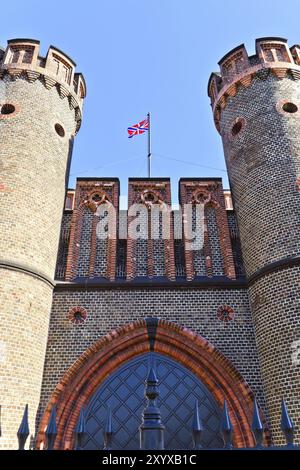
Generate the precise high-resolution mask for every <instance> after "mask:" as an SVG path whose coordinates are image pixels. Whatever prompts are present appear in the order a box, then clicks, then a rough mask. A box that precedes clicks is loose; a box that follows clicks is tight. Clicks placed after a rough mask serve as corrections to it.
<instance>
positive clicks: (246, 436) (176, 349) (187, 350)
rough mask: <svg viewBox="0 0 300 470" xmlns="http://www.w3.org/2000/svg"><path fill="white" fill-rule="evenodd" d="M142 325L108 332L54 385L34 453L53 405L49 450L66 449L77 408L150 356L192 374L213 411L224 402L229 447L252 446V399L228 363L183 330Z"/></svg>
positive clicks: (158, 321)
mask: <svg viewBox="0 0 300 470" xmlns="http://www.w3.org/2000/svg"><path fill="white" fill-rule="evenodd" d="M148 320H149V319H142V320H138V321H136V322H133V323H131V324H127V325H124V326H123V327H120V328H118V329H116V330H113V331H111V332H110V333H108V334H107V335H105V336H103V337H102V338H100V339H99V341H97V342H96V343H94V344H93V345H92V346H91V347H90V348H89V349H87V350H86V351H85V352H84V353H83V354H82V355H81V356H80V357H79V358H78V359H77V361H76V362H75V363H74V364H73V365H72V366H71V367H70V369H69V370H68V371H67V372H66V373H65V375H64V376H63V377H62V379H61V381H60V382H59V383H58V384H57V386H56V388H55V390H54V392H53V394H52V396H51V399H50V401H49V403H48V406H47V409H46V411H45V413H44V416H43V418H42V420H41V425H40V430H39V433H38V436H37V448H40V447H42V443H43V442H44V431H45V429H46V426H47V423H48V421H49V417H50V414H51V409H52V407H53V405H56V407H57V424H58V434H57V438H56V442H55V447H56V448H57V449H72V448H73V446H74V430H75V427H76V423H77V421H78V418H79V414H80V410H81V408H82V407H83V406H84V407H85V408H88V407H89V406H90V404H91V403H92V401H93V399H94V398H95V397H96V396H97V391H99V390H101V387H102V386H103V384H105V383H109V382H106V381H109V380H110V379H111V378H112V377H113V376H115V377H117V371H118V370H119V372H120V371H121V370H122V368H123V367H124V368H125V369H124V370H126V367H127V366H130V362H131V361H136V360H142V357H143V356H145V355H147V354H149V353H150V352H151V353H156V354H158V355H159V356H160V357H161V356H162V357H164V358H165V364H170V363H171V362H172V361H173V362H172V364H174V362H175V363H176V367H177V365H178V369H180V367H179V366H181V367H182V368H184V370H185V374H187V375H188V376H189V374H192V375H193V376H194V380H196V381H197V380H198V382H197V383H198V386H199V387H200V388H201V387H205V389H206V390H207V391H208V392H209V394H210V397H212V398H211V400H212V402H214V403H216V404H217V407H218V409H219V410H220V409H222V406H223V403H224V399H226V400H227V403H228V409H229V413H230V418H231V421H232V424H233V427H234V436H233V443H234V446H235V447H251V446H253V445H254V440H253V436H252V432H251V421H252V411H253V394H252V392H251V390H250V388H249V386H248V385H247V383H246V382H245V381H244V379H243V377H242V376H241V375H240V374H239V372H238V371H237V370H236V369H235V367H234V366H233V365H232V363H231V362H230V361H229V360H228V359H227V358H226V357H224V356H223V355H222V354H221V353H220V352H219V351H218V350H217V349H216V348H215V347H214V346H213V345H212V344H211V343H209V342H208V341H207V340H206V339H204V338H202V337H201V336H199V335H198V334H196V333H194V332H192V331H190V330H188V329H187V328H185V327H183V326H180V325H177V324H175V323H171V322H168V321H166V320H162V319H150V320H151V321H148ZM167 359H168V360H167ZM169 361H171V362H169ZM132 364H137V363H134V362H132ZM189 377H190V376H189ZM141 379H142V380H141V383H140V385H139V386H143V381H144V379H145V376H144V378H142V377H141ZM159 379H160V377H159ZM160 380H161V379H160ZM161 382H162V381H161ZM162 387H163V385H161V386H160V393H162ZM169 388H170V387H169ZM202 390H204V388H202ZM200 395H201V394H200ZM166 396H167V394H166ZM192 399H193V400H194V398H192ZM166 404H167V405H168V403H166ZM170 406H171V403H170ZM100 421H101V419H100Z"/></svg>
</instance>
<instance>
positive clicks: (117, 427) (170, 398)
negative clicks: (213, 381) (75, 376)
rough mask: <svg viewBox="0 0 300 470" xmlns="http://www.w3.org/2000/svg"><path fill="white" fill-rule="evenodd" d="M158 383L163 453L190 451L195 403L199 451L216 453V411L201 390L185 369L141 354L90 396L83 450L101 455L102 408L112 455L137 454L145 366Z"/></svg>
mask: <svg viewBox="0 0 300 470" xmlns="http://www.w3.org/2000/svg"><path fill="white" fill-rule="evenodd" d="M153 362H154V364H155V369H156V374H157V378H158V380H159V399H158V405H159V408H160V411H161V414H162V422H163V424H164V425H165V427H166V431H165V448H166V449H189V448H191V447H192V421H193V414H194V408H195V402H196V400H198V402H199V411H200V416H201V420H202V424H203V426H204V429H205V431H204V432H203V438H202V442H203V447H205V448H218V447H222V439H221V436H220V434H219V425H220V409H219V407H218V405H217V402H216V401H215V399H214V397H213V396H212V394H211V393H210V392H209V390H208V389H207V388H206V387H205V386H204V384H203V383H202V382H201V381H200V380H199V379H198V378H197V377H196V376H195V375H194V374H192V373H191V372H190V371H189V370H188V369H187V368H186V367H184V366H182V365H181V364H179V363H178V362H177V361H174V360H173V359H170V358H168V357H166V356H163V355H162V354H158V353H146V354H142V355H141V356H139V357H138V358H136V359H132V360H130V361H128V362H127V363H126V364H124V365H123V366H121V367H119V368H118V369H117V370H116V371H115V372H114V373H113V374H112V375H111V376H110V377H109V378H107V379H106V380H105V381H104V382H103V383H102V384H101V385H100V387H99V388H98V389H97V390H96V392H95V394H94V396H93V397H92V398H91V401H90V403H89V405H88V407H87V410H86V423H87V434H88V437H87V439H86V440H85V442H84V445H83V448H84V449H86V450H88V449H89V450H101V449H103V429H104V427H105V421H106V416H107V410H108V407H110V409H111V412H112V421H113V423H112V424H113V430H114V437H113V440H112V448H113V449H138V448H139V431H138V430H139V426H140V424H141V416H142V412H143V409H144V407H145V405H146V400H145V398H144V391H145V386H144V382H145V379H146V376H147V374H148V370H149V366H150V363H153Z"/></svg>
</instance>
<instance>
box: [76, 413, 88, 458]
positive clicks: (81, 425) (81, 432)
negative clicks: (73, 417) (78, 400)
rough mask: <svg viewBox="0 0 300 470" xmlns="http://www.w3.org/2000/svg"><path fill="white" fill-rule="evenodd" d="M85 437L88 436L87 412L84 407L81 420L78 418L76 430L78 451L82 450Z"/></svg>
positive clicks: (80, 415) (80, 416)
mask: <svg viewBox="0 0 300 470" xmlns="http://www.w3.org/2000/svg"><path fill="white" fill-rule="evenodd" d="M85 436H86V421H85V410H84V408H83V407H82V408H81V410H80V414H79V418H78V421H77V424H76V429H75V442H76V450H80V449H81V448H82V445H83V442H84V438H85Z"/></svg>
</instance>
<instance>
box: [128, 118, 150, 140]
mask: <svg viewBox="0 0 300 470" xmlns="http://www.w3.org/2000/svg"><path fill="white" fill-rule="evenodd" d="M148 130H149V120H148V118H147V119H144V120H143V121H141V122H138V123H137V124H134V125H133V126H131V127H128V128H127V132H128V138H129V139H131V137H133V136H134V135H138V134H144V132H146V131H148Z"/></svg>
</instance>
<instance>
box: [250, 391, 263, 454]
mask: <svg viewBox="0 0 300 470" xmlns="http://www.w3.org/2000/svg"><path fill="white" fill-rule="evenodd" d="M251 429H252V433H253V436H254V438H255V442H256V447H257V448H260V447H262V441H263V438H264V428H263V425H262V422H261V419H260V416H259V409H258V405H257V401H256V398H255V399H254V402H253V420H252V426H251Z"/></svg>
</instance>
